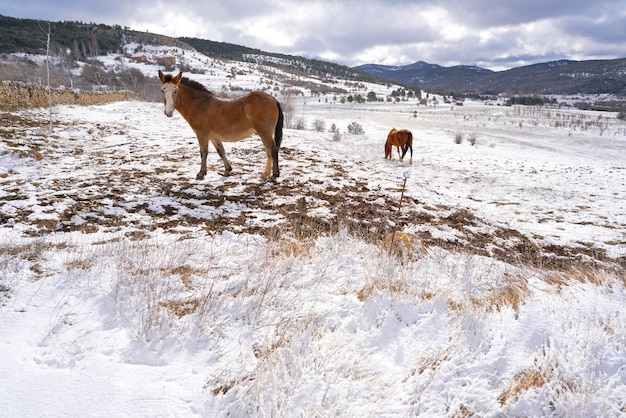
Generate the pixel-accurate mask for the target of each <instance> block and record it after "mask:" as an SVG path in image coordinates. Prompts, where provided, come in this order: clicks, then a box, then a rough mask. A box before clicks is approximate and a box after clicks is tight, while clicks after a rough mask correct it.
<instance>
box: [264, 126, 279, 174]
mask: <svg viewBox="0 0 626 418" xmlns="http://www.w3.org/2000/svg"><path fill="white" fill-rule="evenodd" d="M261 140H262V141H263V145H264V146H265V153H266V154H267V162H266V163H265V171H264V172H263V174H262V175H261V177H263V178H269V177H270V170H271V171H272V176H271V178H276V177H278V176H280V171H279V169H278V147H277V146H276V144H275V143H274V141H273V140H272V136H271V135H269V136H268V135H265V136H263V137H261Z"/></svg>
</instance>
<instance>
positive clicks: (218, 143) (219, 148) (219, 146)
mask: <svg viewBox="0 0 626 418" xmlns="http://www.w3.org/2000/svg"><path fill="white" fill-rule="evenodd" d="M211 143H212V144H213V146H214V147H215V149H216V150H217V153H218V154H219V156H220V158H221V159H222V161H223V162H224V176H226V177H228V176H230V172H231V171H233V168H232V167H231V166H230V163H229V162H228V159H227V158H226V151H225V150H224V144H222V142H221V141H211Z"/></svg>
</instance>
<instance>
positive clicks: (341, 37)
mask: <svg viewBox="0 0 626 418" xmlns="http://www.w3.org/2000/svg"><path fill="white" fill-rule="evenodd" d="M0 14H2V15H5V16H10V17H17V18H29V19H44V20H51V21H63V20H71V21H82V22H85V23H89V22H94V23H105V24H111V25H113V24H117V25H121V26H125V27H129V28H130V29H133V30H138V31H148V32H154V33H158V34H163V35H168V36H172V37H179V36H189V37H197V38H202V39H210V40H213V41H221V42H230V43H235V44H239V45H245V46H248V47H253V48H258V49H261V50H265V51H270V52H279V53H284V54H292V55H301V56H306V57H311V58H319V59H323V60H328V61H332V62H337V63H340V64H345V65H349V66H354V65H359V64H367V63H376V64H388V65H405V64H410V63H413V62H415V61H426V62H429V63H433V64H440V65H444V66H450V65H457V64H463V65H478V66H481V67H484V68H489V69H492V70H503V69H507V68H512V67H518V66H522V65H528V64H533V63H537V62H546V61H552V60H557V59H573V60H586V59H611V58H624V57H626V0H596V1H591V0H227V1H224V0H220V1H215V0H170V1H165V0H56V1H54V2H51V1H50V0H13V1H3V2H2V4H1V5H0ZM0 30H2V29H1V28H0Z"/></svg>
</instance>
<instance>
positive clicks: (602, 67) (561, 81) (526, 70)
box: [355, 58, 626, 95]
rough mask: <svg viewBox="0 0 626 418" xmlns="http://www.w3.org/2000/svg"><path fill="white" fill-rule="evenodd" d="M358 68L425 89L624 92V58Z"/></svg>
mask: <svg viewBox="0 0 626 418" xmlns="http://www.w3.org/2000/svg"><path fill="white" fill-rule="evenodd" d="M355 68H356V69H358V70H361V71H365V72H368V73H370V74H373V75H376V76H379V77H383V78H386V79H388V80H391V81H394V82H397V83H401V84H404V85H408V86H413V87H419V88H421V89H424V90H428V91H438V92H450V93H452V92H454V93H477V94H484V95H487V94H499V93H508V94H544V95H545V94H601V93H612V94H625V93H626V58H622V59H615V60H590V61H567V60H561V61H552V62H548V63H542V64H534V65H528V66H524V67H518V68H513V69H510V70H506V71H491V70H487V69H484V68H480V67H473V66H464V65H457V66H453V67H442V66H440V65H436V64H428V63H426V62H423V61H418V62H416V63H413V64H410V65H404V66H385V65H376V64H366V65H360V66H358V67H355Z"/></svg>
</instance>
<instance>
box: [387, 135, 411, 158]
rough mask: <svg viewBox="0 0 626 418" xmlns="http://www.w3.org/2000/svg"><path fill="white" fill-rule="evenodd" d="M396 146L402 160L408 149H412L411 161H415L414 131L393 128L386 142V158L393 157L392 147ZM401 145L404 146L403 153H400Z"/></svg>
mask: <svg viewBox="0 0 626 418" xmlns="http://www.w3.org/2000/svg"><path fill="white" fill-rule="evenodd" d="M394 146H395V147H396V149H397V150H398V157H400V161H402V159H403V158H404V156H405V155H406V153H407V151H408V150H411V159H410V160H409V162H413V133H411V131H409V130H408V129H400V130H397V129H396V128H393V129H392V130H391V131H389V135H387V142H386V143H385V159H386V158H389V159H391V158H392V157H391V151H392V150H393V148H392V147H394ZM400 147H402V155H401V154H400Z"/></svg>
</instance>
